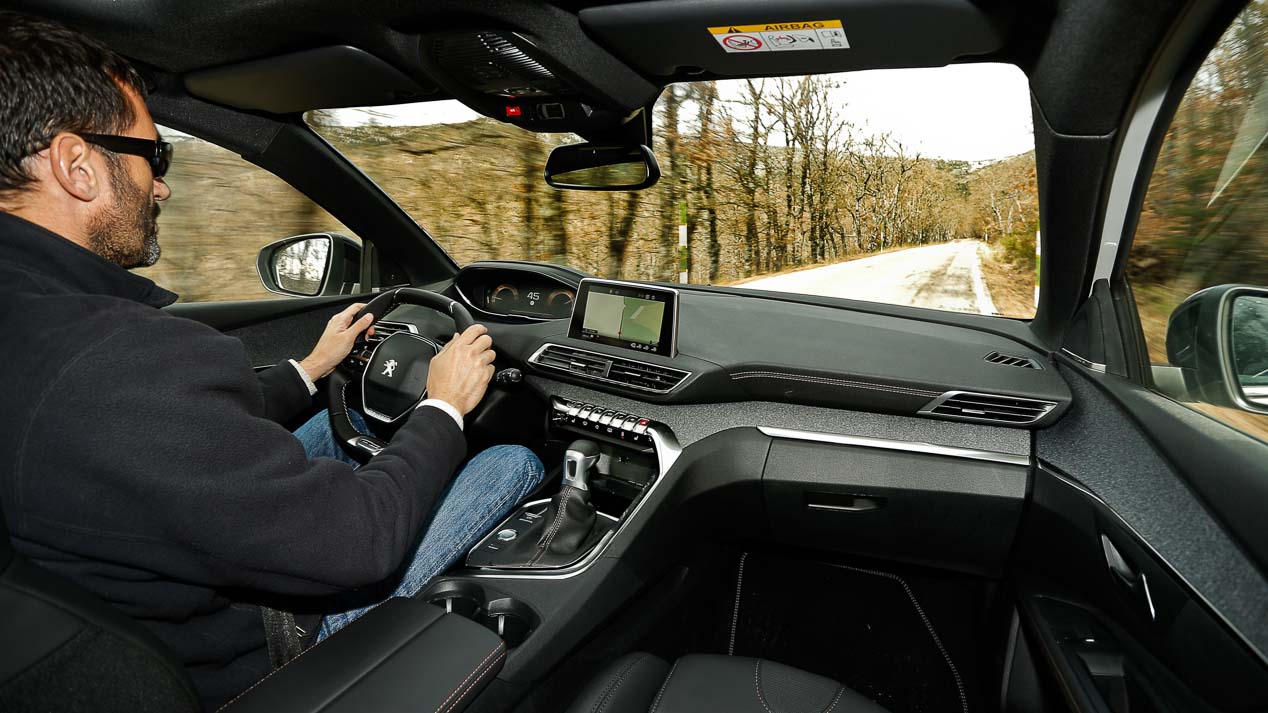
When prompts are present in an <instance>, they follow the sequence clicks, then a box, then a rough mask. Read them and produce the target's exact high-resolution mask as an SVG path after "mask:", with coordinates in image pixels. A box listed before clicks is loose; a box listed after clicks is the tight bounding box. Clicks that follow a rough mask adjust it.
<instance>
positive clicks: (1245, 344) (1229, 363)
mask: <svg viewBox="0 0 1268 713" xmlns="http://www.w3.org/2000/svg"><path fill="white" fill-rule="evenodd" d="M1167 359H1168V361H1170V362H1171V364H1172V365H1173V366H1175V367H1179V371H1180V376H1181V378H1182V381H1183V388H1182V390H1183V391H1184V392H1186V393H1187V394H1188V395H1189V396H1190V397H1191V398H1192V399H1195V400H1198V401H1204V402H1206V403H1210V404H1215V405H1217V406H1228V407H1232V408H1238V409H1241V410H1243V411H1250V412H1252V413H1263V414H1268V288H1265V287H1253V286H1250V285H1219V286H1218V287H1209V288H1207V289H1205V290H1202V291H1200V292H1197V293H1194V294H1193V295H1191V296H1190V297H1189V298H1188V299H1186V300H1185V301H1184V302H1182V303H1181V304H1180V306H1179V307H1177V308H1176V309H1175V311H1174V312H1172V313H1171V318H1170V319H1169V320H1168V322H1167Z"/></svg>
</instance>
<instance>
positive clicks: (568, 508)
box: [467, 440, 613, 569]
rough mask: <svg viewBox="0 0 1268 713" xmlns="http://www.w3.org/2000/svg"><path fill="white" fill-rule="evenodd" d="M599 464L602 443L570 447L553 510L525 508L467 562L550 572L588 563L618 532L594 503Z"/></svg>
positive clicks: (549, 507) (534, 506) (535, 505)
mask: <svg viewBox="0 0 1268 713" xmlns="http://www.w3.org/2000/svg"><path fill="white" fill-rule="evenodd" d="M598 464H599V445H598V444H597V443H595V442H594V441H587V440H579V441H573V442H572V443H571V444H569V446H568V450H567V451H565V453H564V477H563V482H562V483H560V488H559V492H558V493H556V494H555V496H554V497H552V498H551V499H550V504H549V505H547V506H546V507H545V508H542V504H541V502H540V501H538V502H535V503H532V504H530V505H524V506H522V508H521V510H520V511H519V512H518V513H517V514H516V515H514V516H512V518H511V519H509V520H508V521H507V522H506V523H505V525H504V529H502V530H499V531H498V532H496V533H492V534H490V535H489V539H486V540H485V541H484V542H483V543H482V544H481V545H480V546H479V547H478V548H477V550H473V551H472V553H471V554H469V555H468V556H467V561H468V563H471V562H472V558H473V557H475V558H476V563H477V564H476V566H490V565H496V566H499V567H519V568H524V569H549V568H552V567H563V566H566V565H569V564H572V563H574V562H577V561H578V560H580V559H581V558H582V557H584V556H585V555H586V553H588V552H589V551H590V550H591V549H592V548H593V547H594V546H595V545H597V544H598V543H599V542H600V541H601V540H602V539H603V537H604V536H605V535H606V534H607V533H609V532H611V531H612V528H613V525H611V524H609V523H608V521H607V520H606V519H602V518H600V517H599V516H598V514H597V513H596V512H595V508H594V505H593V504H592V503H591V502H590V479H591V478H592V477H593V476H594V472H595V469H596V466H598ZM525 525H527V526H525Z"/></svg>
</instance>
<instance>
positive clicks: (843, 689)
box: [823, 686, 845, 713]
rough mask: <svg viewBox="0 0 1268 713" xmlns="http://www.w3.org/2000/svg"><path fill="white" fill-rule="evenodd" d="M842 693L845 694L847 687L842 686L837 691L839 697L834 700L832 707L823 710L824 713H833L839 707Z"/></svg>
mask: <svg viewBox="0 0 1268 713" xmlns="http://www.w3.org/2000/svg"><path fill="white" fill-rule="evenodd" d="M842 693H845V686H841V687H840V688H838V689H837V695H836V698H833V699H832V705H830V706H828V707H827V708H825V709H823V713H832V709H833V708H836V707H837V703H839V702H840V701H841V694H842Z"/></svg>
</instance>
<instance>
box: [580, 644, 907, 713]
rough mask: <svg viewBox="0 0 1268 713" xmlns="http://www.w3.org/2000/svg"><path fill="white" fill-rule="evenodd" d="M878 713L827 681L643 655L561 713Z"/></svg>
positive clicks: (714, 661)
mask: <svg viewBox="0 0 1268 713" xmlns="http://www.w3.org/2000/svg"><path fill="white" fill-rule="evenodd" d="M699 711H726V712H727V713H886V711H885V709H884V708H881V707H880V706H878V705H876V704H875V703H873V702H872V701H870V700H868V699H866V698H864V697H863V696H861V695H859V694H857V693H855V692H854V691H851V690H850V689H848V688H846V687H845V686H842V685H841V684H839V683H837V682H836V681H833V680H832V679H830V678H824V677H823V676H816V675H815V674H813V673H807V672H805V671H802V670H800V669H795V668H792V667H790V666H784V665H782V664H778V663H775V662H774V661H765V660H763V659H754V658H746V657H742V656H713V655H703V654H694V655H691V656H684V657H682V658H680V659H678V661H677V662H676V663H675V664H674V665H673V667H672V668H671V667H670V666H669V664H667V663H665V661H663V660H661V659H659V658H657V657H655V656H652V655H651V654H642V653H635V654H628V655H626V656H623V657H621V658H619V659H617V660H616V661H615V662H613V663H612V665H611V666H609V667H608V668H607V669H606V670H605V671H604V672H603V673H602V674H600V675H599V676H597V677H596V678H595V679H594V680H593V681H591V682H590V685H589V686H587V687H586V688H585V690H584V691H582V693H581V695H580V697H578V698H577V699H576V700H575V701H573V704H572V706H571V707H569V708H568V713H699Z"/></svg>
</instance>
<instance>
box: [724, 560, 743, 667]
mask: <svg viewBox="0 0 1268 713" xmlns="http://www.w3.org/2000/svg"><path fill="white" fill-rule="evenodd" d="M746 559H748V553H747V552H742V553H740V572H739V574H737V575H736V577H735V608H734V609H732V610H731V643H730V644H729V645H728V646H727V647H726V655H727V656H734V655H735V628H736V625H737V624H739V621H740V588H741V587H742V586H743V585H744V560H746Z"/></svg>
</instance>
